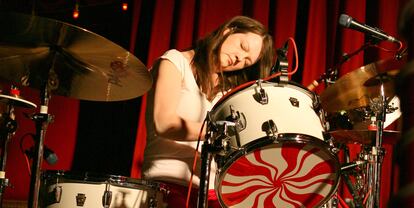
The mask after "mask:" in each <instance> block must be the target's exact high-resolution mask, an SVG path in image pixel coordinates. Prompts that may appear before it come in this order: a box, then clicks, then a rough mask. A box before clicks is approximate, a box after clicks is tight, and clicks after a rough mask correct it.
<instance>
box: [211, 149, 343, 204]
mask: <svg viewBox="0 0 414 208" xmlns="http://www.w3.org/2000/svg"><path fill="white" fill-rule="evenodd" d="M337 183H338V173H337V160H335V159H334V157H333V156H332V155H330V154H329V152H328V150H327V149H326V148H323V147H319V146H316V145H312V144H304V143H291V142H289V143H279V144H272V145H268V146H265V147H262V148H260V149H256V150H254V151H252V152H250V153H248V154H246V155H243V156H241V157H239V158H238V159H237V160H235V161H234V162H233V163H232V164H231V165H230V166H229V167H228V168H227V169H226V171H225V172H223V175H222V177H221V181H219V183H218V192H219V193H218V195H219V198H220V200H221V203H223V204H224V205H225V206H227V207H243V208H247V207H266V208H267V207H281V208H291V207H292V208H294V207H316V206H320V205H321V204H322V203H324V200H325V199H326V200H327V198H328V197H329V196H330V195H331V194H332V193H333V191H334V189H335V188H336V185H337Z"/></svg>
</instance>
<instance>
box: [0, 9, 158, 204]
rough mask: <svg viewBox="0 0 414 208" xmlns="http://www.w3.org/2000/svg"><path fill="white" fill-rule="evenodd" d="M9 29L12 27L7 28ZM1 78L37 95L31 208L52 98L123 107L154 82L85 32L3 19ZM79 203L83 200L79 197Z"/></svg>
mask: <svg viewBox="0 0 414 208" xmlns="http://www.w3.org/2000/svg"><path fill="white" fill-rule="evenodd" d="M8 25H13V27H8ZM0 26H2V27H4V28H8V29H7V30H1V32H0V40H1V44H0V61H1V63H2V64H1V65H0V77H1V78H3V79H5V80H8V81H10V82H12V83H16V84H20V85H22V86H25V87H31V88H35V89H39V90H40V101H41V106H40V111H39V113H37V114H35V115H34V116H33V117H32V120H33V121H34V122H35V126H36V141H35V154H36V157H34V159H33V161H32V171H31V172H32V175H31V180H30V193H29V207H32V208H37V207H38V200H39V188H40V168H41V164H42V155H43V143H44V137H45V135H46V129H47V126H48V125H49V123H51V122H52V120H53V115H51V114H49V113H48V104H49V101H50V98H51V94H52V93H53V94H57V95H62V96H67V97H73V98H77V99H82V100H91V101H121V100H127V99H132V98H136V97H138V96H141V95H142V94H144V93H145V92H146V91H148V90H149V88H150V87H151V84H152V78H151V75H150V74H149V72H148V70H147V69H146V67H145V65H144V64H143V63H142V62H141V61H139V60H138V59H137V58H136V57H135V56H134V55H132V54H131V53H130V52H128V51H126V50H125V49H123V48H122V47H120V46H118V45H116V44H114V43H112V42H111V41H109V40H107V39H105V38H104V37H102V36H99V35H97V34H95V33H92V32H90V31H88V30H85V29H83V28H79V27H76V26H74V25H70V24H67V23H64V22H60V21H57V20H53V19H48V18H43V17H37V16H33V15H24V14H18V13H1V14H0ZM80 198H82V197H80Z"/></svg>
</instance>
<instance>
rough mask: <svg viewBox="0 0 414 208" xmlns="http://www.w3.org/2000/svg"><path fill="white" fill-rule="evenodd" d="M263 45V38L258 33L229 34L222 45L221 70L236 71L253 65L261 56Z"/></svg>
mask: <svg viewBox="0 0 414 208" xmlns="http://www.w3.org/2000/svg"><path fill="white" fill-rule="evenodd" d="M226 32H228V31H225V33H226ZM262 45H263V38H262V37H261V36H260V35H258V34H256V33H252V32H248V33H234V34H231V35H229V36H228V37H227V39H226V40H224V42H223V44H222V45H221V50H220V70H221V71H236V70H239V69H243V68H245V67H248V66H251V65H253V64H254V63H256V62H257V59H258V58H259V56H260V51H261V50H262Z"/></svg>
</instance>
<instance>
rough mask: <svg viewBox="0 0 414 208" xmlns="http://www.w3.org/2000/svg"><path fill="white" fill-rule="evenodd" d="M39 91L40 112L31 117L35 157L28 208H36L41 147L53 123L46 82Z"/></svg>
mask: <svg viewBox="0 0 414 208" xmlns="http://www.w3.org/2000/svg"><path fill="white" fill-rule="evenodd" d="M42 88H43V89H42V90H41V93H40V94H41V95H40V97H41V100H40V112H39V113H38V114H35V115H33V116H32V120H34V121H35V124H36V137H35V138H36V139H35V145H34V147H35V156H33V161H32V168H31V170H32V171H31V172H32V174H31V178H30V193H29V207H31V208H38V207H39V205H38V202H39V191H40V174H41V165H42V162H43V147H44V140H45V136H46V129H47V127H48V125H49V123H51V122H52V121H53V115H51V114H49V113H48V105H49V100H50V90H49V88H48V82H47V83H45V84H44V86H43V87H42Z"/></svg>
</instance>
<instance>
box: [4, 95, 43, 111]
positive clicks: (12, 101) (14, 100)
mask: <svg viewBox="0 0 414 208" xmlns="http://www.w3.org/2000/svg"><path fill="white" fill-rule="evenodd" d="M0 103H4V104H6V105H12V106H15V107H23V108H36V107H37V106H36V104H34V103H32V102H30V101H27V100H25V99H23V98H22V97H21V96H18V95H3V94H0Z"/></svg>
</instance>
